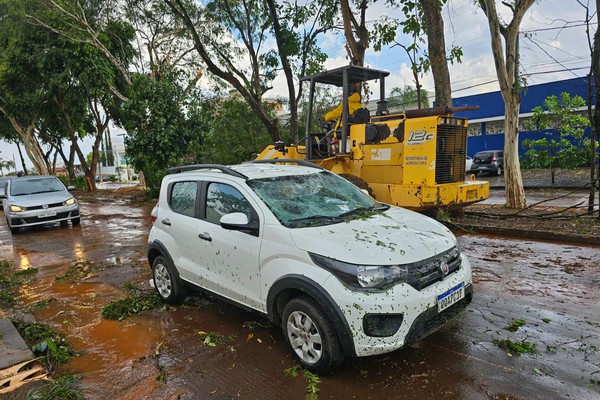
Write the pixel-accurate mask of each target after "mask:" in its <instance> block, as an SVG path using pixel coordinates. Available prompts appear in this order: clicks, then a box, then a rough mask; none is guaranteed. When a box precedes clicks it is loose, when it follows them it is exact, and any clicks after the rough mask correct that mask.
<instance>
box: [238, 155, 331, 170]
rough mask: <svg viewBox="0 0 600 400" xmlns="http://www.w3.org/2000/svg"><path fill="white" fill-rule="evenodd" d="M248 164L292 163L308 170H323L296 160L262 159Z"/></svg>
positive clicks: (307, 162) (309, 163)
mask: <svg viewBox="0 0 600 400" xmlns="http://www.w3.org/2000/svg"><path fill="white" fill-rule="evenodd" d="M248 162H249V163H254V164H280V163H281V164H288V163H293V164H298V165H301V166H303V167H309V168H316V169H325V168H323V167H321V166H320V165H317V164H313V163H311V162H309V161H305V160H298V159H296V158H269V159H263V160H253V161H248Z"/></svg>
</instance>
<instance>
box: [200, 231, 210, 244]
mask: <svg viewBox="0 0 600 400" xmlns="http://www.w3.org/2000/svg"><path fill="white" fill-rule="evenodd" d="M198 237H199V238H200V239H202V240H206V241H207V242H212V238H211V237H210V234H209V233H208V232H204V233H199V234H198Z"/></svg>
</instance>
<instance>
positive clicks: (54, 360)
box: [11, 318, 75, 371]
mask: <svg viewBox="0 0 600 400" xmlns="http://www.w3.org/2000/svg"><path fill="white" fill-rule="evenodd" d="M11 321H12V323H13V325H14V326H15V328H17V330H18V331H19V333H20V334H21V336H22V337H23V339H24V340H25V342H26V343H27V345H28V346H29V347H30V348H31V351H33V353H34V354H35V355H36V356H42V357H44V358H45V361H46V364H47V367H48V370H50V371H53V370H54V367H55V366H56V365H57V364H61V363H64V362H66V361H67V360H68V359H69V358H70V357H71V356H73V355H74V354H75V351H73V349H72V348H71V346H70V345H69V343H68V342H67V341H66V339H65V335H64V334H63V333H61V332H58V331H57V330H56V329H54V327H52V326H51V325H48V324H44V323H41V322H23V321H21V320H19V319H15V318H11Z"/></svg>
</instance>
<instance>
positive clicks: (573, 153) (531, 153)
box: [521, 93, 592, 171]
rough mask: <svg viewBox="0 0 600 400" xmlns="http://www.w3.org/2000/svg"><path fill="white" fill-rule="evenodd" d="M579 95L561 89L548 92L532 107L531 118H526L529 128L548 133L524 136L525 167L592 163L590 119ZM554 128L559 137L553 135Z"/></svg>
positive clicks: (560, 166) (526, 124)
mask: <svg viewBox="0 0 600 400" xmlns="http://www.w3.org/2000/svg"><path fill="white" fill-rule="evenodd" d="M585 104H586V103H585V100H583V99H582V98H581V97H580V96H575V97H571V95H570V94H569V93H562V94H561V95H560V96H559V97H557V96H548V97H547V98H546V100H544V106H543V107H541V106H538V107H535V108H534V109H533V115H532V117H531V120H529V121H525V127H526V128H527V129H528V130H530V131H535V132H541V133H543V134H544V135H545V137H542V138H540V139H536V140H531V139H527V140H523V141H522V145H523V147H525V148H527V149H528V150H527V152H526V153H525V156H524V157H523V160H522V161H521V165H522V167H523V168H551V169H552V170H553V171H554V170H555V169H556V168H567V169H572V168H577V167H582V166H586V165H588V164H589V160H590V157H591V155H592V149H591V144H590V143H591V142H590V138H589V137H586V136H585V129H586V128H587V127H588V126H590V122H589V120H588V119H587V118H586V117H585V116H584V115H582V114H580V113H578V112H577V111H578V110H579V109H580V108H582V107H585ZM551 130H554V131H556V132H558V135H559V137H558V138H557V139H556V138H554V137H552V136H551V135H552V132H551Z"/></svg>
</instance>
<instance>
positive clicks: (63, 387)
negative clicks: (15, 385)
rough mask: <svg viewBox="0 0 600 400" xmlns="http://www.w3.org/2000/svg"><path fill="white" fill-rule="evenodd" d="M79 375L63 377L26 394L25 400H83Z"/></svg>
mask: <svg viewBox="0 0 600 400" xmlns="http://www.w3.org/2000/svg"><path fill="white" fill-rule="evenodd" d="M80 379H81V378H80V376H79V375H65V376H61V377H60V378H58V379H57V380H51V381H49V382H48V383H47V384H45V385H44V386H42V387H39V388H35V389H33V390H31V391H30V392H29V393H27V400H61V399H62V400H83V399H84V398H85V396H84V395H83V389H82V388H81V385H80V383H79V381H80Z"/></svg>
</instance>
